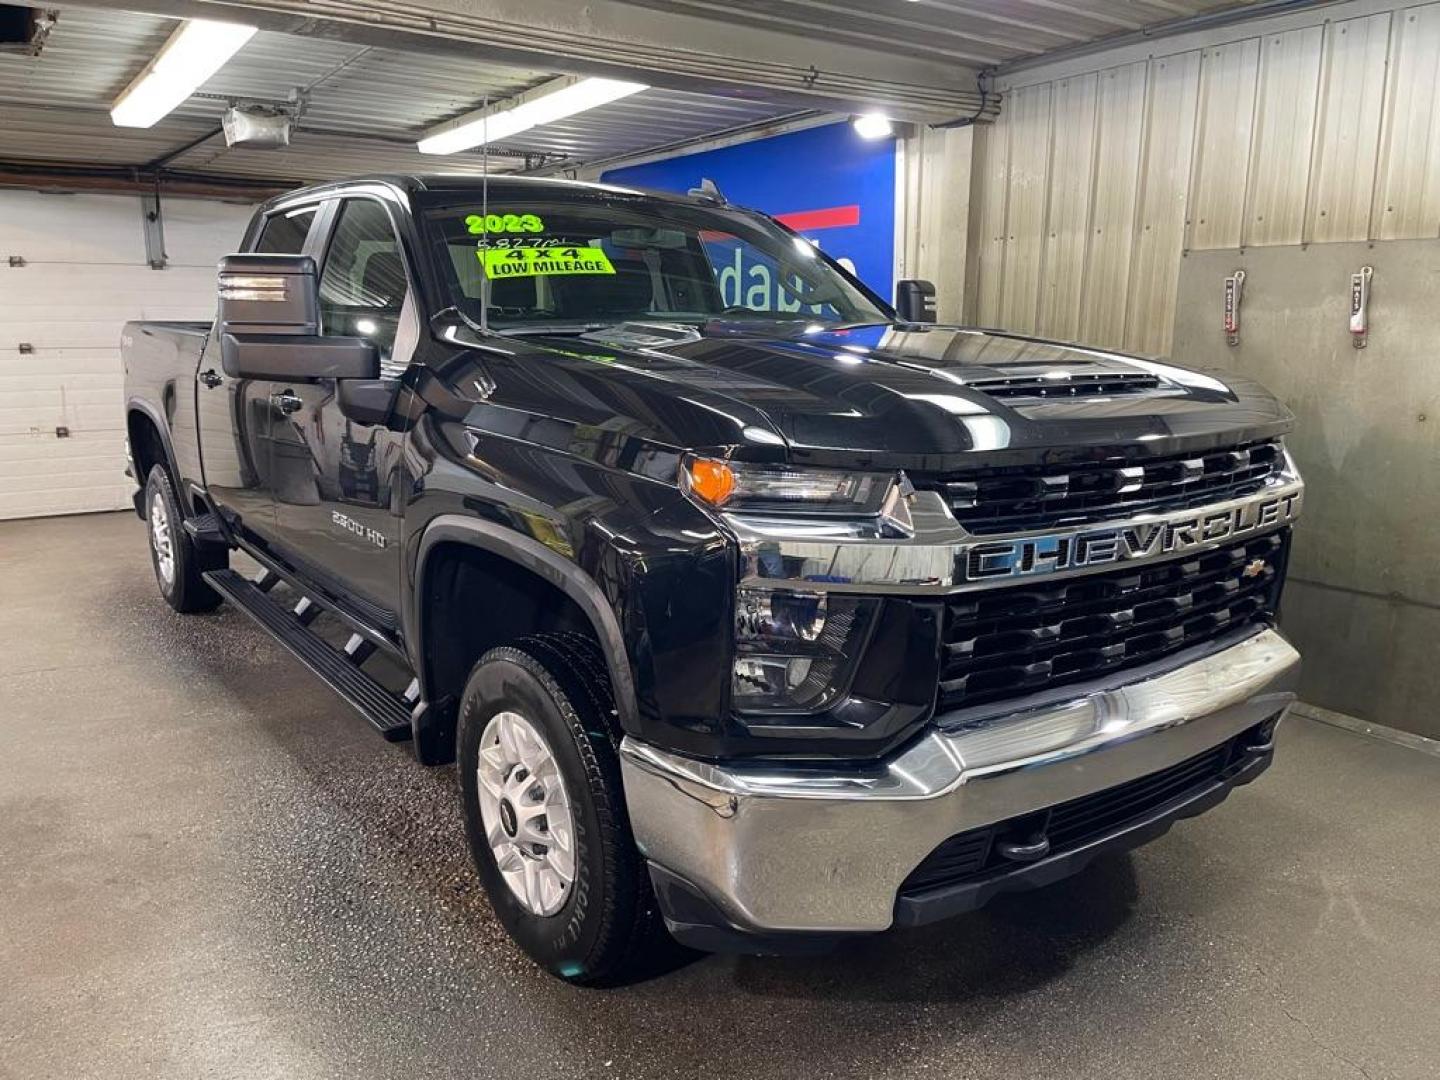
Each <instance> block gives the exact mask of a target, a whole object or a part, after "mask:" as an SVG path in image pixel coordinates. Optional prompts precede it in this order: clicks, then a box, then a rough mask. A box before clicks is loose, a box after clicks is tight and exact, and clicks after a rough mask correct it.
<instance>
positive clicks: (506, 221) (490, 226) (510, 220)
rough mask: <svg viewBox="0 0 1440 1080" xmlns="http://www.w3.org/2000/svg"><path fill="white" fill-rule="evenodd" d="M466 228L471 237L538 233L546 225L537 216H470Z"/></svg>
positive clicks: (542, 230)
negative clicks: (490, 234)
mask: <svg viewBox="0 0 1440 1080" xmlns="http://www.w3.org/2000/svg"><path fill="white" fill-rule="evenodd" d="M465 228H466V229H468V230H469V232H470V235H471V236H483V235H484V234H486V233H538V232H544V231H545V223H544V222H543V221H541V220H540V218H539V217H538V216H537V215H535V214H468V215H466V218H465Z"/></svg>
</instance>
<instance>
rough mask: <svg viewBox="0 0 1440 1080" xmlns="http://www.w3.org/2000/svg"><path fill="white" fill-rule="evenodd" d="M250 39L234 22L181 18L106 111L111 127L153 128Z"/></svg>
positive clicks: (247, 28)
mask: <svg viewBox="0 0 1440 1080" xmlns="http://www.w3.org/2000/svg"><path fill="white" fill-rule="evenodd" d="M254 36H255V27H253V26H244V25H242V24H240V23H226V22H212V21H211V20H209V19H187V20H185V21H184V22H182V23H181V24H180V25H179V27H177V28H176V30H175V32H174V33H173V34H171V35H170V38H169V40H167V41H166V42H165V44H164V45H163V46H161V48H160V51H159V52H158V53H156V54H155V59H153V60H151V61H150V63H149V64H147V65H146V66H145V70H144V71H142V72H140V74H139V75H137V76H136V77H135V78H134V80H133V81H132V82H131V83H130V85H129V86H127V87H126V88H125V89H124V91H123V92H122V93H121V94H120V96H119V97H118V98H116V99H115V104H114V105H112V106H111V107H110V119H111V120H112V121H113V122H114V123H115V125H116V126H117V127H134V128H148V127H153V126H154V124H155V122H156V121H157V120H159V119H160V118H161V117H163V116H166V115H168V114H169V113H171V112H173V111H174V110H175V109H176V108H177V107H178V106H180V105H182V104H183V103H184V102H185V100H186V99H187V98H189V97H190V95H191V94H193V93H195V91H196V90H198V89H200V87H201V86H202V85H203V84H204V83H205V81H206V80H207V79H209V78H210V76H212V75H214V74H215V73H216V72H217V71H219V70H220V69H221V68H222V67H224V66H225V63H226V61H228V60H229V59H230V58H231V57H232V56H234V55H235V54H236V53H237V52H239V51H240V49H241V48H242V47H243V46H244V44H245V43H246V42H247V41H249V40H250V39H251V38H252V37H254Z"/></svg>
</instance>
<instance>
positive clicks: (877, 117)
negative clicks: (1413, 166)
mask: <svg viewBox="0 0 1440 1080" xmlns="http://www.w3.org/2000/svg"><path fill="white" fill-rule="evenodd" d="M851 123H852V124H853V125H854V127H855V134H857V135H859V136H860V137H861V138H862V139H883V138H885V137H886V136H887V135H889V134H890V133H891V132H892V131H894V130H895V128H894V126H893V125H892V124H891V123H890V117H888V116H886V115H885V114H884V113H882V112H872V113H866V114H865V115H864V116H857V117H855V119H854V120H852V121H851Z"/></svg>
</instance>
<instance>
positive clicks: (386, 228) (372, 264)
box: [320, 199, 409, 367]
mask: <svg viewBox="0 0 1440 1080" xmlns="http://www.w3.org/2000/svg"><path fill="white" fill-rule="evenodd" d="M408 294H409V287H408V285H407V283H406V279H405V262H404V260H403V259H402V258H401V255H400V242H399V240H397V239H396V236H395V230H394V228H393V227H392V226H391V224H390V215H389V214H387V213H386V212H385V208H384V207H383V206H382V205H380V203H378V202H375V201H374V200H371V199H347V200H345V202H344V203H342V204H341V207H340V217H339V220H338V221H337V222H336V223H335V233H334V236H333V237H332V239H331V241H330V250H329V252H328V253H327V254H326V256H325V270H324V272H323V273H322V274H321V275H320V322H321V326H322V333H325V334H335V335H343V336H347V337H361V338H368V339H369V340H371V341H373V342H375V344H376V345H377V346H378V347H379V349H380V358H381V362H382V364H384V366H386V367H389V366H390V364H389V363H387V362H388V361H390V359H391V354H392V353H393V352H395V351H396V350H395V338H396V334H397V332H398V331H399V330H400V326H401V320H402V312H403V311H404V310H405V307H406V299H407V296H408ZM396 359H397V360H399V359H401V358H400V357H396Z"/></svg>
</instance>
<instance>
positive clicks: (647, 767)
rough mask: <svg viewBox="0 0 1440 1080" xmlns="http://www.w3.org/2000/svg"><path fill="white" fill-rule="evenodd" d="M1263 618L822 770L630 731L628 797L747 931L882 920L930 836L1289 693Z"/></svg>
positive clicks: (988, 817) (1291, 662) (1052, 800)
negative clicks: (1194, 650)
mask: <svg viewBox="0 0 1440 1080" xmlns="http://www.w3.org/2000/svg"><path fill="white" fill-rule="evenodd" d="M1299 659H1300V658H1299V655H1298V654H1297V653H1296V652H1295V650H1294V649H1293V648H1291V647H1290V645H1289V643H1288V642H1286V641H1285V639H1284V638H1283V637H1281V636H1280V634H1279V633H1277V632H1276V631H1274V630H1270V629H1267V630H1262V631H1261V632H1259V633H1257V634H1255V635H1254V636H1252V637H1249V638H1246V639H1245V640H1243V641H1241V642H1239V643H1237V644H1235V645H1232V646H1230V647H1228V648H1225V649H1223V650H1220V651H1218V652H1215V653H1212V654H1210V655H1208V656H1203V657H1201V658H1199V659H1196V660H1193V661H1192V662H1189V663H1186V664H1183V665H1182V666H1179V667H1175V668H1173V669H1171V670H1168V671H1165V672H1163V673H1161V674H1157V675H1155V676H1153V677H1151V678H1145V679H1141V680H1139V681H1136V682H1132V683H1129V684H1127V685H1123V686H1118V687H1111V688H1108V689H1103V690H1096V691H1094V692H1093V693H1089V694H1086V695H1084V696H1081V697H1077V698H1075V699H1072V700H1069V701H1065V702H1063V703H1060V704H1056V705H1049V706H1045V707H1041V708H1036V709H1031V710H1028V711H1025V712H1020V713H1015V714H1011V715H1004V716H999V717H995V718H992V719H990V720H988V721H986V722H984V723H975V722H971V723H969V724H967V725H965V726H963V727H958V728H956V729H955V730H947V729H946V724H945V722H944V718H943V717H941V718H939V719H938V720H937V721H936V723H935V724H933V725H932V727H931V729H930V730H929V732H928V733H927V734H926V735H925V736H923V737H922V738H921V739H919V740H918V741H917V742H915V743H913V744H912V745H910V746H909V747H908V748H907V749H905V750H903V751H901V752H900V753H899V754H897V755H896V756H895V757H893V758H892V759H891V760H890V761H888V762H886V763H884V764H883V765H880V766H876V767H874V768H871V769H868V770H863V771H854V772H849V773H835V774H831V775H820V774H816V773H813V772H808V771H803V772H802V771H799V770H796V771H782V770H777V769H773V768H755V767H719V766H715V765H711V764H707V763H705V762H700V761H696V760H694V759H691V758H685V757H681V756H679V755H676V754H671V753H668V752H666V751H663V750H659V749H657V748H655V747H652V746H649V745H646V744H644V743H640V742H637V741H635V740H634V739H631V738H628V737H627V738H626V739H625V740H624V742H623V743H622V744H621V760H622V768H623V773H624V783H625V797H626V800H627V802H628V804H629V809H630V817H631V822H632V825H633V827H634V831H635V838H636V840H637V842H638V843H639V845H640V849H641V851H642V852H643V853H644V854H645V856H646V858H648V859H649V860H650V861H651V862H652V863H653V864H655V865H657V866H658V867H660V868H662V869H663V870H666V871H669V872H670V874H672V875H675V876H678V877H679V878H680V879H683V881H685V882H687V883H688V884H689V885H690V886H692V887H693V888H694V889H695V890H697V891H698V892H700V893H702V894H703V896H704V899H705V901H707V902H708V903H709V904H710V905H712V906H713V907H714V908H715V909H717V910H718V911H719V912H720V913H721V914H722V915H723V916H724V918H725V919H726V920H727V921H728V922H729V923H731V924H732V925H733V926H734V927H737V928H739V929H741V930H743V931H753V932H756V933H760V934H766V933H785V932H794V931H799V932H820V933H840V932H855V931H878V930H884V929H886V928H887V927H889V926H890V925H891V922H892V919H893V916H894V911H895V902H896V895H897V892H898V891H899V889H900V886H901V883H902V882H903V881H904V880H905V878H906V877H907V876H908V875H909V874H910V872H911V871H912V870H913V869H914V868H915V867H916V866H917V865H918V864H919V863H920V862H921V860H923V859H924V858H925V857H926V856H927V855H929V854H930V852H931V851H933V850H934V849H935V847H936V846H937V845H938V844H940V842H941V841H943V840H945V839H947V838H948V837H950V836H953V835H955V834H956V833H961V832H965V831H967V830H970V829H974V828H978V827H981V826H985V825H991V824H995V823H997V822H1001V821H1005V820H1007V819H1010V818H1014V817H1018V816H1020V815H1023V814H1027V813H1031V812H1033V811H1036V810H1042V809H1044V808H1046V807H1050V806H1054V805H1056V804H1057V803H1062V802H1066V801H1068V800H1070V799H1075V798H1079V797H1081V796H1084V795H1089V794H1092V793H1094V792H1097V791H1103V790H1105V789H1106V788H1110V787H1114V786H1115V785H1117V784H1122V783H1125V782H1126V781H1128V780H1134V779H1138V778H1139V777H1142V776H1147V775H1149V774H1151V773H1154V772H1158V771H1160V770H1162V769H1165V768H1168V767H1170V766H1172V765H1175V764H1178V763H1179V762H1182V761H1185V760H1187V759H1189V758H1191V757H1194V756H1195V755H1197V754H1201V753H1203V752H1205V751H1206V750H1209V749H1211V748H1213V747H1216V746H1219V745H1220V744H1221V743H1224V742H1226V741H1227V740H1229V739H1231V738H1234V737H1235V736H1237V735H1239V734H1240V733H1241V732H1244V731H1246V730H1247V729H1249V728H1252V727H1254V726H1255V725H1257V724H1260V723H1262V722H1263V721H1265V720H1266V719H1268V718H1270V717H1273V716H1275V715H1276V714H1278V713H1281V712H1283V711H1284V710H1285V709H1286V708H1288V706H1289V705H1290V704H1291V702H1293V701H1294V700H1295V684H1296V679H1297V676H1298V670H1299Z"/></svg>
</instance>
